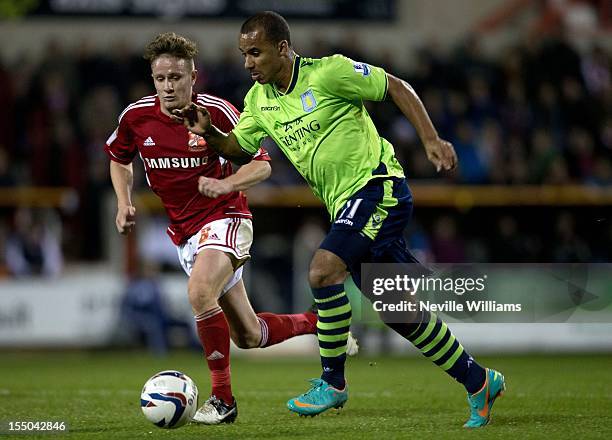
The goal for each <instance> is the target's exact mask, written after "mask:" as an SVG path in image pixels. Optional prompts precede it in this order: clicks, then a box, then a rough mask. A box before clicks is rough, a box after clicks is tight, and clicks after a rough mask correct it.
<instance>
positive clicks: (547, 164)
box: [0, 35, 612, 267]
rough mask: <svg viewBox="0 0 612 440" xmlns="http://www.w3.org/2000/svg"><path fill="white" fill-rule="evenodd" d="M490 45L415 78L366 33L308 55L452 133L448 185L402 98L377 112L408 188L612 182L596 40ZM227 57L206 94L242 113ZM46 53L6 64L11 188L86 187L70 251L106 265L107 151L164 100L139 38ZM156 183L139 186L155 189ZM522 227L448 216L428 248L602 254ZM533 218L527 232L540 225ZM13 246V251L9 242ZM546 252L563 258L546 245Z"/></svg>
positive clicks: (5, 161) (448, 55) (0, 140)
mask: <svg viewBox="0 0 612 440" xmlns="http://www.w3.org/2000/svg"><path fill="white" fill-rule="evenodd" d="M481 38H482V37H481V36H471V37H469V38H467V39H466V40H465V41H463V42H462V43H461V44H459V45H457V47H455V48H453V50H446V49H445V50H442V49H440V48H438V47H436V46H435V44H431V45H429V46H427V47H423V48H422V49H420V50H418V51H417V53H416V55H415V56H413V57H412V58H411V59H413V62H411V63H409V68H408V69H404V68H401V67H399V66H400V65H401V66H403V65H404V64H403V63H400V62H399V61H400V59H399V57H402V56H404V55H403V54H397V53H392V52H390V51H388V52H385V51H380V52H377V53H367V52H363V49H362V48H363V46H362V45H360V44H359V38H358V37H357V36H355V35H349V36H347V38H346V40H345V43H343V44H340V45H332V44H328V43H326V42H324V41H311V42H310V44H309V45H308V46H306V47H305V48H304V50H302V48H301V47H299V46H297V48H296V49H297V51H298V53H300V54H302V55H304V56H313V57H320V56H325V55H329V54H332V53H343V54H345V55H347V56H349V57H351V58H353V59H356V60H360V61H366V62H369V63H371V64H374V65H379V66H382V67H384V68H385V69H386V70H387V71H388V72H390V73H393V74H395V75H396V76H399V77H401V78H403V79H405V80H407V81H408V82H409V83H410V84H411V85H412V86H413V87H414V89H415V90H416V91H417V93H418V94H419V95H420V96H421V98H422V100H423V102H424V104H425V106H426V108H427V109H428V111H429V114H430V116H431V118H432V120H433V122H434V124H435V125H436V127H437V129H438V131H439V133H440V135H441V136H442V137H444V138H446V139H448V140H450V141H452V142H453V144H454V146H455V149H456V151H457V154H458V156H459V160H460V166H459V169H458V170H457V172H456V173H454V174H451V175H447V176H443V177H440V176H438V175H437V174H436V173H435V170H434V168H433V167H432V166H431V164H430V163H429V162H428V161H427V159H426V157H425V154H424V153H423V150H422V148H421V146H420V143H419V139H418V136H417V135H416V133H415V131H414V129H413V127H412V126H411V125H410V124H409V123H408V122H407V121H406V119H405V118H403V117H402V116H401V114H400V113H399V111H398V110H397V107H396V106H395V105H394V104H393V103H392V102H389V101H384V102H380V103H368V104H367V105H368V111H369V112H370V114H371V115H372V117H373V119H374V121H375V123H376V125H377V127H378V128H379V131H380V133H381V134H382V135H383V136H384V137H385V138H387V139H388V140H389V141H391V142H392V143H393V145H394V146H395V150H396V153H397V155H398V157H399V158H400V161H401V163H402V164H403V165H404V166H405V169H406V171H407V175H408V178H409V181H412V182H414V181H419V180H424V179H435V182H436V183H440V184H442V183H447V184H452V183H456V184H507V185H515V184H565V183H576V184H586V185H599V186H603V185H610V184H612V80H611V70H610V69H611V64H610V62H611V57H610V53H609V52H608V51H607V50H606V49H604V48H603V47H600V46H598V45H596V44H594V45H592V46H591V47H590V48H588V49H585V50H581V51H579V50H577V49H575V48H574V47H573V46H572V45H571V44H570V43H568V42H567V41H566V40H565V39H564V38H563V37H561V36H558V37H548V38H545V39H535V38H527V39H524V40H522V41H521V42H519V43H516V44H514V45H512V46H509V47H506V48H504V49H501V50H499V51H498V52H497V53H496V54H495V56H493V57H491V56H485V55H484V54H483V52H482V50H481ZM223 53H224V55H223V56H221V57H220V58H219V59H207V58H205V57H204V58H202V59H200V60H198V62H197V68H198V71H199V76H198V82H197V85H196V90H197V91H204V92H207V93H212V94H215V95H218V96H221V97H224V98H226V99H228V100H229V101H231V102H232V103H234V104H235V105H236V106H237V107H238V108H241V106H242V99H243V97H244V95H245V93H246V91H247V90H248V88H249V87H250V84H251V80H250V78H249V76H248V75H247V73H246V71H244V69H243V67H242V64H241V58H240V56H239V55H238V54H237V51H236V49H235V48H234V47H228V48H227V49H226V50H225V51H223ZM43 54H44V55H43V56H42V58H40V59H30V58H27V57H25V56H24V57H23V58H22V59H18V60H15V61H14V62H13V63H11V64H10V65H8V64H6V63H5V64H2V63H1V62H0V81H1V83H2V84H3V87H0V99H1V100H2V102H3V103H4V108H5V109H8V111H5V112H3V117H2V118H0V187H5V188H13V187H17V186H29V185H31V186H58V187H60V186H64V187H72V188H74V189H76V191H77V192H78V194H79V196H80V197H79V199H80V206H79V209H78V212H77V213H75V214H73V215H70V216H66V218H63V219H62V221H63V222H64V224H65V226H67V227H65V228H64V230H63V236H64V241H65V242H67V243H70V245H69V246H68V248H69V249H68V252H69V255H70V256H71V257H73V258H76V259H89V260H96V259H98V258H100V248H101V243H100V242H99V241H100V238H99V233H97V232H96V231H100V230H101V228H102V225H101V224H100V221H101V219H102V218H103V216H102V215H101V209H102V206H101V201H102V200H103V197H102V196H103V194H105V193H106V192H107V191H109V190H110V188H111V187H110V179H109V177H108V159H107V157H106V156H105V154H104V152H103V145H104V143H105V141H106V139H107V137H108V136H109V135H110V134H111V133H112V131H113V130H114V129H115V127H116V124H117V116H118V115H119V114H120V113H121V111H122V109H123V108H124V107H125V106H126V105H128V104H129V103H130V102H133V101H135V100H137V99H139V98H140V97H142V96H145V95H150V94H153V93H154V89H153V86H152V83H151V80H150V69H149V66H148V65H147V63H146V62H145V61H144V60H143V59H142V57H141V53H140V52H139V51H137V52H134V51H132V50H131V48H130V47H129V45H128V44H127V43H126V42H119V43H117V44H116V45H114V46H113V47H111V48H108V50H105V51H104V52H100V51H97V50H94V49H93V47H92V46H91V45H90V44H88V42H87V41H82V42H80V43H79V45H78V46H77V47H76V48H73V47H70V48H69V47H64V46H63V45H62V44H60V43H59V42H58V41H54V40H51V41H49V42H48V43H47V47H46V48H45V50H44V51H43ZM272 156H273V159H274V162H273V174H272V177H271V179H270V181H269V182H268V183H266V184H269V185H284V184H298V183H301V182H302V181H301V179H300V177H299V175H297V173H296V172H295V171H294V170H293V168H292V167H291V166H290V165H289V164H288V163H287V162H286V160H285V159H284V157H283V156H282V154H281V153H280V152H275V151H273V152H272ZM137 168H138V167H137ZM143 182H144V181H141V182H140V183H137V184H136V185H137V186H138V185H140V188H144V186H145V184H144V183H143ZM19 215H23V214H19V213H16V212H9V211H8V210H5V211H2V215H0V235H2V234H4V235H6V236H12V235H14V233H15V231H16V230H17V229H18V228H16V222H17V221H18V219H19V217H18V216H19ZM578 220H579V219H578V217H577V215H576V212H574V211H572V212H563V213H558V215H557V216H556V217H555V218H553V219H551V223H550V224H549V225H548V226H546V225H544V227H548V229H549V230H555V231H557V230H558V233H559V234H560V236H563V234H566V235H568V234H569V235H570V236H574V238H575V236H576V235H577V236H580V231H579V228H578V227H577V226H576V225H577V224H579V223H580V222H579V221H578ZM520 221H521V220H520V218H518V217H516V216H512V215H508V213H505V214H497V215H495V216H493V217H492V219H491V223H490V224H491V225H495V226H494V227H493V226H491V228H489V229H490V231H489V232H488V233H485V232H484V231H482V230H480V231H479V230H474V231H469V230H468V229H469V228H467V229H466V230H462V225H461V224H460V222H458V221H457V219H456V218H454V217H453V216H452V215H449V216H444V217H442V218H436V219H435V222H432V223H431V224H430V226H429V227H426V228H423V232H422V238H421V239H418V238H417V242H418V241H419V240H421V242H422V243H428V244H427V249H426V251H425V252H428V253H429V257H428V258H429V259H434V260H435V259H438V260H449V259H450V260H462V259H467V258H474V255H476V257H478V255H480V256H481V258H484V259H488V260H492V259H493V258H492V257H491V256H492V255H495V254H496V252H498V251H496V250H495V249H493V248H494V247H495V246H498V244H495V243H490V242H488V241H487V240H486V239H483V236H486V234H490V235H496V237H498V238H499V239H500V240H501V239H505V238H504V237H506V236H509V237H510V238H509V239H508V244H507V246H508V248H509V249H516V248H517V246H518V247H519V248H520V251H517V254H516V255H514V257H512V258H520V257H519V255H520V253H521V252H523V253H525V252H527V253H529V252H531V254H530V255H531V256H532V257H533V258H552V259H559V260H563V259H565V260H567V259H569V260H571V259H572V258H574V259H576V258H578V259H579V260H580V261H590V260H592V259H593V258H594V257H593V255H594V254H596V252H595V253H594V252H593V251H592V248H593V246H591V244H590V243H589V240H591V239H592V238H590V237H589V236H588V234H587V235H585V236H583V237H582V238H580V237H578V239H579V241H580V243H579V244H576V245H575V248H573V249H572V251H571V252H569V253H567V252H566V254H567V255H565V254H563V250H562V249H561V250H559V252H558V255H557V254H554V253H552V254H550V252H549V255H545V253H543V252H540V251H538V250H537V249H538V245H533V243H532V244H530V240H529V239H525V240H522V243H521V244H517V243H513V240H514V238H513V237H519V236H520V237H525V236H526V235H525V234H527V235H528V232H529V231H526V232H525V233H521V231H520V229H521V228H520V227H519V226H520V225H517V222H520ZM525 222H526V224H527V225H528V224H529V219H525ZM606 224H607V223H606ZM457 228H459V231H458V232H457ZM463 229H465V228H463ZM3 231H4V232H3ZM7 231H9V232H7ZM563 231H565V232H563ZM472 232H473V233H474V234H475V236H478V234H480V236H481V242H483V243H485V245H484V248H486V249H485V250H484V251H482V252H480V254H479V253H478V252H476V253H475V254H474V253H470V251H469V246H467V248H466V247H465V246H463V247H461V246H456V243H455V245H452V243H450V242H448V243H444V239H447V240H448V239H449V237H451V238H452V237H455V236H463V237H465V240H466V241H468V240H469V237H466V236H465V234H468V233H470V234H471V233H472ZM415 233H416V237H420V235H419V233H418V231H416V232H415ZM521 234H522V235H521ZM537 234H538V232H537V230H536V231H532V235H537ZM611 236H612V234H611ZM440 237H442V240H440ZM444 237H446V238H444ZM1 238H2V237H0V241H3V242H4V243H6V242H7V239H6V237H5V239H4V240H2V239H1ZM96 240H97V241H98V242H96ZM555 240H556V239H555ZM572 240H573V239H572ZM515 241H516V240H515ZM574 241H575V240H574ZM436 243H437V244H436ZM417 245H418V243H417ZM539 246H540V248H547V249H552V248H551V247H550V246H548V244H546V243H544V244H540V245H539ZM560 246H561V245H560ZM4 247H5V248H6V246H4ZM502 248H503V249H507V247H506V246H502ZM585 249H586V251H585ZM570 254H571V256H568V255H570ZM497 255H498V256H499V255H501V253H499V252H498V253H497ZM509 258H510V256H509ZM597 259H599V257H598V258H597ZM604 259H605V257H604ZM41 267H42V266H41Z"/></svg>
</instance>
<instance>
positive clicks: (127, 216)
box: [115, 206, 136, 235]
mask: <svg viewBox="0 0 612 440" xmlns="http://www.w3.org/2000/svg"><path fill="white" fill-rule="evenodd" d="M115 225H116V226H117V231H119V233H120V234H122V235H126V234H129V233H130V232H132V229H134V226H136V208H135V207H133V206H119V207H118V208H117V217H115Z"/></svg>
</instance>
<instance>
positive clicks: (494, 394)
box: [463, 368, 506, 428]
mask: <svg viewBox="0 0 612 440" xmlns="http://www.w3.org/2000/svg"><path fill="white" fill-rule="evenodd" d="M486 373H487V374H486V379H485V383H484V385H483V386H482V389H481V390H480V391H478V392H477V393H474V394H471V395H470V394H468V398H467V400H468V403H469V404H470V411H471V415H470V419H469V420H468V421H467V422H465V425H463V427H464V428H480V427H481V426H485V425H486V424H487V423H489V420H490V419H491V408H492V407H493V404H494V403H495V399H497V398H498V397H501V396H502V395H503V394H504V391H505V389H506V379H504V375H503V374H501V373H500V372H498V371H495V370H490V369H489V368H487V369H486Z"/></svg>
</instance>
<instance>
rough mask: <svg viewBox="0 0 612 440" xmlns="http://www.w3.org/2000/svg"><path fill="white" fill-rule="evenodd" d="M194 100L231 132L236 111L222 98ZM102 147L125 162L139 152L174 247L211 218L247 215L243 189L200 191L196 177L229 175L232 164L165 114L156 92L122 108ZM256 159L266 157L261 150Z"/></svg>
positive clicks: (127, 162)
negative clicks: (213, 192)
mask: <svg viewBox="0 0 612 440" xmlns="http://www.w3.org/2000/svg"><path fill="white" fill-rule="evenodd" d="M193 101H194V102H197V103H198V104H199V105H202V106H204V107H206V108H207V110H208V111H209V113H210V117H211V122H212V123H213V125H215V127H217V128H218V129H219V130H221V131H223V132H226V133H228V132H230V131H231V130H232V129H233V128H234V126H235V125H236V124H237V123H238V118H239V115H240V113H239V112H238V110H236V108H235V107H234V106H233V105H232V104H230V103H229V102H227V101H226V100H224V99H221V98H217V97H216V96H212V95H207V94H198V95H195V94H194V96H193ZM104 150H105V151H106V153H107V154H108V155H109V157H110V159H111V160H114V161H115V162H118V163H120V164H124V165H127V164H129V163H131V162H132V160H133V159H134V157H135V156H136V154H139V155H140V158H141V159H142V162H143V164H144V169H145V173H146V178H147V182H148V184H149V186H150V187H151V189H152V190H153V192H154V193H155V194H157V195H158V196H159V198H160V199H161V201H162V203H163V205H164V208H165V209H166V213H167V215H168V218H169V219H170V226H169V227H168V235H169V236H170V238H171V239H172V241H173V242H174V243H175V244H177V245H178V244H181V243H182V242H184V241H185V240H186V239H188V238H189V237H191V236H192V235H193V234H195V233H196V232H198V231H199V230H200V228H201V227H202V226H203V225H205V224H206V223H209V222H211V221H214V220H219V219H221V218H227V217H244V218H250V217H251V212H250V211H249V207H248V205H247V200H246V197H245V196H244V194H243V193H242V192H233V193H230V194H226V195H223V196H220V197H217V198H216V199H211V198H208V197H206V196H203V195H202V194H200V192H199V191H198V177H199V176H206V177H212V178H215V179H223V178H224V177H227V176H229V175H230V174H232V165H231V163H230V162H228V161H226V160H225V159H223V158H222V157H219V155H218V154H217V153H216V152H215V151H214V150H213V149H212V148H209V147H208V146H207V144H206V141H205V140H204V138H202V137H200V136H197V135H195V134H193V133H191V132H190V131H189V130H187V129H186V128H185V127H184V126H183V125H181V124H178V123H176V122H174V121H173V120H172V119H171V118H170V117H169V116H167V115H165V114H163V113H162V111H161V108H160V104H159V99H158V98H157V95H152V96H145V97H144V98H142V99H140V100H138V101H136V102H134V103H132V104H130V105H129V106H127V107H126V109H125V110H124V111H123V112H122V113H121V115H119V126H118V127H117V129H116V130H115V131H114V132H113V134H111V136H110V137H109V138H108V140H107V141H106V146H105V148H104ZM254 159H256V160H270V157H269V156H268V153H267V152H266V151H265V150H264V149H263V148H261V149H260V150H259V152H258V153H257V155H256V156H255V158H254Z"/></svg>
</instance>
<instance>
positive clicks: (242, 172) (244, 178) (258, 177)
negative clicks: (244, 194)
mask: <svg viewBox="0 0 612 440" xmlns="http://www.w3.org/2000/svg"><path fill="white" fill-rule="evenodd" d="M271 173H272V167H271V166H270V162H267V161H264V160H252V161H251V162H249V163H247V164H246V165H242V166H241V167H240V169H239V170H238V171H236V173H235V174H232V175H231V176H228V177H226V178H225V179H223V180H226V181H230V182H231V184H232V188H233V190H234V191H245V190H247V189H249V188H250V187H252V186H254V185H257V184H258V183H259V182H263V181H264V180H266V179H267V178H268V177H270V174H271Z"/></svg>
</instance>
